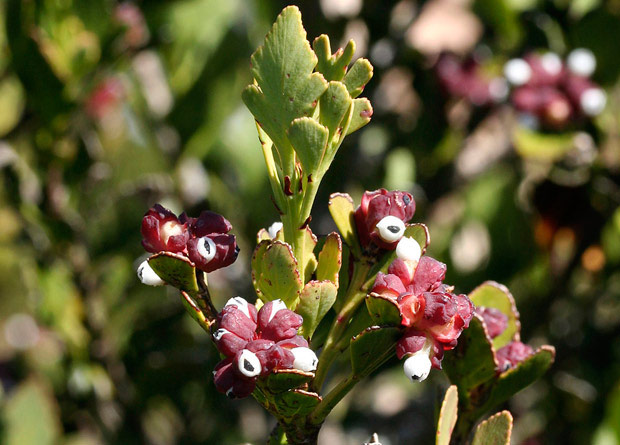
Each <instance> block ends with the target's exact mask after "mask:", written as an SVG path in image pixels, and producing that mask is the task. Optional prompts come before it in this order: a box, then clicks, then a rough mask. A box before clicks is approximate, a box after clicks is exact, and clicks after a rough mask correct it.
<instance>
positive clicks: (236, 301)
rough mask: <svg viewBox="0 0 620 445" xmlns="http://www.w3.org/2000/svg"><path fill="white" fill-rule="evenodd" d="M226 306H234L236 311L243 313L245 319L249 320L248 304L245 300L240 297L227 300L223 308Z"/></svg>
mask: <svg viewBox="0 0 620 445" xmlns="http://www.w3.org/2000/svg"><path fill="white" fill-rule="evenodd" d="M226 306H235V307H236V308H237V309H239V310H240V311H241V312H243V313H244V314H245V315H246V317H248V318H251V317H250V309H249V308H248V302H247V301H245V299H243V298H241V297H233V298H231V299H229V300H228V301H227V302H226V304H225V305H224V307H226Z"/></svg>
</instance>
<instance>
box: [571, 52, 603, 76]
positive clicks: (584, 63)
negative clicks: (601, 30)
mask: <svg viewBox="0 0 620 445" xmlns="http://www.w3.org/2000/svg"><path fill="white" fill-rule="evenodd" d="M566 65H567V66H568V69H569V70H570V72H571V73H573V74H575V75H577V76H583V77H590V76H591V75H592V74H593V73H594V70H596V57H594V53H593V52H592V51H590V50H589V49H586V48H577V49H575V50H573V51H571V53H570V54H569V55H568V58H567V59H566Z"/></svg>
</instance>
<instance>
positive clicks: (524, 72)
mask: <svg viewBox="0 0 620 445" xmlns="http://www.w3.org/2000/svg"><path fill="white" fill-rule="evenodd" d="M504 76H506V79H507V80H508V82H510V83H511V84H513V85H517V86H519V85H525V84H526V83H528V82H529V80H530V79H531V77H532V68H530V65H529V64H528V63H527V62H526V61H525V60H523V59H511V60H509V61H508V62H507V63H506V65H504Z"/></svg>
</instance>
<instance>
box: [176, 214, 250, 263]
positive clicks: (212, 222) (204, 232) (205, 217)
mask: <svg viewBox="0 0 620 445" xmlns="http://www.w3.org/2000/svg"><path fill="white" fill-rule="evenodd" d="M186 218H187V217H186ZM187 220H188V221H189V230H190V233H191V235H192V238H191V239H189V241H188V242H187V254H188V256H189V259H190V260H192V261H193V262H194V264H195V265H196V267H197V268H198V269H200V270H202V271H204V272H213V271H214V270H217V269H221V268H222V267H226V266H229V265H231V264H232V263H234V262H235V260H236V259H237V255H238V253H239V249H238V248H237V240H236V238H235V236H234V235H229V234H228V232H230V230H231V229H232V225H231V224H230V222H228V220H227V219H226V218H224V217H223V216H222V215H218V214H217V213H214V212H210V211H205V212H202V213H201V214H200V216H199V217H198V218H195V219H194V218H187Z"/></svg>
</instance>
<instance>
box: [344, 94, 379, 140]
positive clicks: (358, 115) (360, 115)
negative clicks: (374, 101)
mask: <svg viewBox="0 0 620 445" xmlns="http://www.w3.org/2000/svg"><path fill="white" fill-rule="evenodd" d="M372 113H373V110H372V105H370V101H369V100H368V99H366V98H365V97H360V98H357V99H353V114H352V115H351V123H350V124H349V129H348V130H347V135H349V134H351V133H353V132H354V131H357V130H359V129H360V128H362V127H363V126H364V125H366V124H367V123H368V122H370V118H371V116H372Z"/></svg>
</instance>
